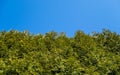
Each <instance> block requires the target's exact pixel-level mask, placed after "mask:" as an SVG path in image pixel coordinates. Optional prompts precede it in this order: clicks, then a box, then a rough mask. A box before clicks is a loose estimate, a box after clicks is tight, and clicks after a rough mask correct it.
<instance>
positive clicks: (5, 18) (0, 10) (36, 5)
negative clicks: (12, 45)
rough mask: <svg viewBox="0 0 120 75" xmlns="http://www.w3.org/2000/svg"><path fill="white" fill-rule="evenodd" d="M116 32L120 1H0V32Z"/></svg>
mask: <svg viewBox="0 0 120 75" xmlns="http://www.w3.org/2000/svg"><path fill="white" fill-rule="evenodd" d="M103 28H106V29H110V30H111V31H115V32H117V33H120V30H119V29H120V0H0V31H2V30H11V29H16V30H19V31H23V30H28V31H30V32H31V33H43V34H44V33H46V32H49V31H52V30H54V31H56V32H65V33H66V34H67V35H68V36H72V35H73V34H74V32H76V31H77V30H82V31H84V32H85V33H91V32H93V31H97V32H99V31H101V30H102V29H103Z"/></svg>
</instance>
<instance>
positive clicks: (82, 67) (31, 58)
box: [0, 29, 120, 75]
mask: <svg viewBox="0 0 120 75" xmlns="http://www.w3.org/2000/svg"><path fill="white" fill-rule="evenodd" d="M0 75H120V35H118V34H116V33H115V32H111V31H109V30H105V29H104V30H103V32H101V33H94V34H93V35H87V34H85V33H84V32H82V31H77V32H76V33H75V36H74V37H67V36H66V35H65V33H63V32H62V33H61V34H58V33H56V32H54V31H52V32H48V33H46V34H45V35H42V34H38V35H33V34H30V33H29V32H28V31H24V32H19V31H16V30H12V31H9V32H6V31H2V32H0Z"/></svg>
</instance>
